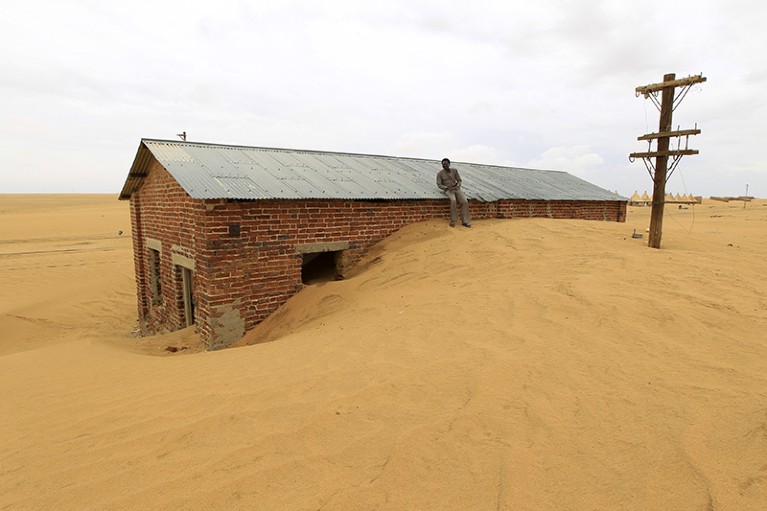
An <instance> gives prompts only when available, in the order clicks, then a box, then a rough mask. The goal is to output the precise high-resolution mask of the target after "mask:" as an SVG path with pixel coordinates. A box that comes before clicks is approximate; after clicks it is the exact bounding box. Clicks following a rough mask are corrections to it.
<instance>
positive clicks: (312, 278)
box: [301, 252, 340, 284]
mask: <svg viewBox="0 0 767 511" xmlns="http://www.w3.org/2000/svg"><path fill="white" fill-rule="evenodd" d="M339 254H340V252H310V253H308V254H302V261H301V282H302V283H304V284H317V283H319V282H328V281H331V280H338V278H339V276H338V269H337V266H336V259H337V257H338V255H339Z"/></svg>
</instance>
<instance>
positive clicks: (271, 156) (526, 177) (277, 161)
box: [120, 139, 628, 202]
mask: <svg viewBox="0 0 767 511" xmlns="http://www.w3.org/2000/svg"><path fill="white" fill-rule="evenodd" d="M150 155H151V156H153V157H154V158H155V159H156V160H157V161H158V162H159V163H160V164H161V165H162V166H163V167H165V168H166V169H167V170H168V172H169V173H170V174H171V175H172V176H173V177H174V179H176V181H178V183H179V184H180V185H181V187H182V188H184V190H185V191H186V192H187V193H188V194H189V195H190V196H191V197H192V198H195V199H244V200H258V199H389V200H396V199H443V198H444V197H445V195H444V194H443V193H442V192H441V191H440V190H439V188H437V185H436V176H437V172H438V171H439V169H440V168H441V163H440V161H439V160H424V159H417V158H397V157H392V156H376V155H366V154H348V153H330V152H319V151H303V150H290V149H270V148H263V147H244V146H230V145H217V144H203V143H196V142H183V141H175V140H152V139H142V141H141V144H140V145H139V149H138V152H137V154H136V158H135V160H134V162H133V165H132V166H131V170H130V172H129V174H128V178H127V179H126V181H125V185H124V186H123V190H122V192H121V193H120V198H121V199H127V198H129V197H130V196H131V194H132V193H133V192H135V191H136V190H138V188H139V186H140V185H141V182H142V181H143V178H144V177H145V176H146V173H147V172H148V168H149V163H150V161H151V158H150V157H149V156H150ZM451 165H452V166H453V167H456V168H457V169H458V171H459V172H460V174H461V178H462V180H463V191H464V193H465V194H466V196H467V197H468V198H469V199H475V200H479V201H483V202H489V201H495V200H499V199H528V200H592V201H593V200H596V201H601V200H605V201H615V200H618V201H626V200H628V199H626V198H625V197H621V196H620V195H617V194H615V193H613V192H610V191H608V190H605V189H603V188H600V187H598V186H596V185H593V184H591V183H589V182H587V181H584V180H582V179H580V178H577V177H575V176H572V175H570V174H567V173H566V172H561V171H551V170H531V169H521V168H513V167H500V166H494V165H480V164H476V163H463V162H452V164H451Z"/></svg>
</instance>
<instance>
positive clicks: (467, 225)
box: [461, 224, 471, 227]
mask: <svg viewBox="0 0 767 511" xmlns="http://www.w3.org/2000/svg"><path fill="white" fill-rule="evenodd" d="M461 225H463V226H464V227H471V224H461Z"/></svg>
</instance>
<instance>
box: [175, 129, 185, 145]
mask: <svg viewBox="0 0 767 511" xmlns="http://www.w3.org/2000/svg"><path fill="white" fill-rule="evenodd" d="M176 136H177V137H178V138H180V139H181V140H183V141H184V142H186V131H182V132H181V133H176Z"/></svg>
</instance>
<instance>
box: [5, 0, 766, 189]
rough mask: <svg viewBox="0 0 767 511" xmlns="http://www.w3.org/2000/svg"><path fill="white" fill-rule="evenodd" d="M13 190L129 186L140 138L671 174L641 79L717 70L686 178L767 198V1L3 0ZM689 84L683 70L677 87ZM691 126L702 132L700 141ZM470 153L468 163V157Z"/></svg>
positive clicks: (609, 175)
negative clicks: (649, 136)
mask: <svg viewBox="0 0 767 511" xmlns="http://www.w3.org/2000/svg"><path fill="white" fill-rule="evenodd" d="M2 6H3V10H2V11H3V12H2V18H0V70H1V72H0V193H42V192H60V193H73V192H74V193H80V192H83V193H86V192H87V193H90V192H104V193H117V192H119V190H120V189H121V188H122V185H123V183H124V181H125V178H126V176H127V173H128V169H129V168H130V165H131V163H132V162H133V158H134V156H135V154H136V150H137V149H138V145H139V141H140V139H141V138H160V139H178V138H177V137H176V134H177V133H181V132H182V131H186V132H187V133H188V137H189V140H190V141H195V142H212V143H222V144H238V145H251V146H260V147H283V148H291V149H314V150H326V151H339V152H356V153H371V154H386V155H393V156H412V157H419V158H433V159H441V158H442V157H444V156H448V157H450V158H451V159H452V160H453V161H470V162H475V163H489V164H500V165H510V166H516V167H527V168H539V169H551V170H565V171H568V172H570V173H572V174H574V175H577V176H579V177H581V178H584V179H586V180H588V181H591V182H592V183H594V184H596V185H598V186H601V187H603V188H607V189H610V190H617V191H618V192H619V193H621V194H623V195H631V194H632V193H633V192H634V191H635V190H636V191H639V193H640V194H641V193H642V191H644V190H647V191H648V193H651V192H652V183H651V180H650V177H649V176H648V173H647V170H645V167H644V165H643V164H642V162H641V160H640V161H636V162H634V163H630V162H629V160H628V154H629V153H631V152H635V151H644V150H646V149H647V143H646V142H639V141H637V139H636V137H637V136H639V135H642V134H645V133H650V132H656V131H658V111H657V109H656V108H655V106H654V105H653V103H652V102H651V101H650V100H646V99H644V98H643V97H636V96H635V94H634V89H635V88H636V87H637V86H640V85H647V84H650V83H656V82H660V81H662V78H663V75H664V74H666V73H676V75H677V78H682V77H686V76H689V75H696V74H703V76H705V77H706V78H707V79H708V81H707V82H705V83H702V84H700V85H696V86H694V87H692V88H691V89H690V91H689V93H688V94H687V96H686V98H685V99H684V101H683V102H682V103H681V104H680V106H679V107H678V108H677V110H676V111H675V112H674V122H673V124H674V127H675V128H676V127H677V126H679V127H681V128H682V129H686V128H693V127H694V125H695V124H696V123H697V126H698V127H699V128H700V129H701V130H702V134H701V135H698V136H697V137H691V138H690V141H689V148H692V149H699V150H700V154H699V155H697V156H687V157H684V158H683V159H682V161H681V163H680V165H679V168H678V170H677V171H676V172H675V173H674V175H673V176H672V177H671V179H670V181H669V184H668V187H667V191H670V192H672V193H692V194H695V195H705V196H709V195H741V194H743V193H745V187H746V185H747V184H748V185H749V194H752V195H756V196H759V197H767V152H766V151H764V150H763V148H762V147H763V141H764V139H765V138H766V137H767V127H765V126H766V123H767V121H766V120H765V118H767V57H766V56H765V51H766V50H767V30H766V29H765V26H767V3H765V2H752V1H748V2H746V1H741V0H728V1H724V0H697V1H679V0H676V1H655V0H646V1H644V2H623V1H621V2H619V1H616V0H613V1H598V0H535V1H528V2H517V1H511V0H505V1H495V0H473V1H471V2H468V1H467V2H455V3H453V2H446V1H444V0H442V1H430V0H402V1H400V0H388V1H363V0H357V1H344V0H327V1H323V0H314V1H303V0H296V1H291V0H284V1H283V0H270V1H261V0H251V1H230V0H217V1H210V0H208V1H204V2H202V1H197V0H184V1H166V0H154V1H151V2H150V1H144V0H135V1H124V2H103V1H101V0H3V2H2ZM678 90H679V89H678ZM682 143H683V144H684V141H683V142H682ZM459 168H460V166H459Z"/></svg>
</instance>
